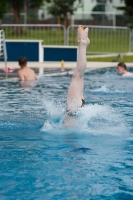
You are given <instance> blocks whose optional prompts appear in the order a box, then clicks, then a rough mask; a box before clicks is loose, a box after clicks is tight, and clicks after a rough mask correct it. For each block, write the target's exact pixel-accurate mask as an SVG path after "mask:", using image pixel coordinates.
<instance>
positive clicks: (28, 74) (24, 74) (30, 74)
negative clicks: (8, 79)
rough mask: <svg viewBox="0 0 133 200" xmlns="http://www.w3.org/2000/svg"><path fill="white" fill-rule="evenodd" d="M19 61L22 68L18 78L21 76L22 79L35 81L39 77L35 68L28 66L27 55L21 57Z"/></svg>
mask: <svg viewBox="0 0 133 200" xmlns="http://www.w3.org/2000/svg"><path fill="white" fill-rule="evenodd" d="M18 63H19V66H20V68H21V69H20V70H19V71H18V78H20V80H21V81H35V80H36V79H37V75H36V74H35V72H34V70H32V69H30V68H29V67H27V59H26V58H25V57H23V56H22V57H20V58H19V59H18Z"/></svg>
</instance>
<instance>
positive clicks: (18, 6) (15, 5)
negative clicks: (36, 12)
mask: <svg viewBox="0 0 133 200" xmlns="http://www.w3.org/2000/svg"><path fill="white" fill-rule="evenodd" d="M46 1H47V2H49V1H50V0H46ZM43 2H45V0H5V1H2V2H1V3H0V18H2V17H3V14H4V13H5V12H6V10H7V6H8V5H9V6H10V7H11V8H12V9H13V12H14V21H15V23H19V21H20V11H21V10H22V9H23V7H24V5H27V6H28V7H29V8H31V7H32V8H33V7H39V6H41V4H43Z"/></svg>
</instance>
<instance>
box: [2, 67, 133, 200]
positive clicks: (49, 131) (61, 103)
mask: <svg viewBox="0 0 133 200" xmlns="http://www.w3.org/2000/svg"><path fill="white" fill-rule="evenodd" d="M130 71H132V68H131V69H130ZM70 80H71V76H63V77H42V78H40V79H39V80H38V81H37V82H36V83H35V84H34V85H33V86H32V87H31V88H20V87H19V83H18V82H17V81H8V82H7V81H1V82H0V90H1V97H0V104H1V107H0V199H2V200H3V199H4V200H6V199H8V200H9V199H13V200H14V199H15V200H16V199H39V200H40V199H42V200H44V199H48V200H53V199H61V200H65V199H66V200H67V199H68V200H70V199H71V200H73V199H74V200H75V199H87V200H88V199H91V200H104V199H107V200H118V199H120V200H122V199H127V200H129V199H133V78H122V77H121V76H119V75H117V74H116V71H115V68H108V69H97V70H93V71H90V72H88V73H86V74H85V93H84V97H85V101H86V105H85V107H84V108H82V109H80V110H79V113H78V116H76V118H75V120H76V122H77V123H76V125H75V126H74V127H71V128H65V127H64V126H63V124H64V121H65V115H64V112H65V102H66V95H67V90H68V86H69V83H70Z"/></svg>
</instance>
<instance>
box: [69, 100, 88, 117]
mask: <svg viewBox="0 0 133 200" xmlns="http://www.w3.org/2000/svg"><path fill="white" fill-rule="evenodd" d="M81 100H82V105H81V108H82V107H84V105H85V100H84V99H81ZM66 112H67V114H68V115H69V116H75V115H77V111H75V112H72V111H71V110H69V109H66Z"/></svg>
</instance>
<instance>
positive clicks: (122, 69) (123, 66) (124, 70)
mask: <svg viewBox="0 0 133 200" xmlns="http://www.w3.org/2000/svg"><path fill="white" fill-rule="evenodd" d="M116 71H117V72H118V74H121V75H122V76H124V77H129V76H133V74H132V73H130V72H128V71H127V67H126V64H125V63H124V62H120V63H118V65H117V68H116Z"/></svg>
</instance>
